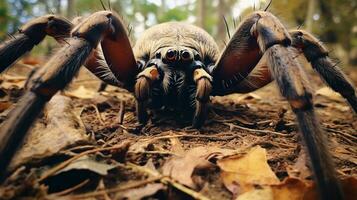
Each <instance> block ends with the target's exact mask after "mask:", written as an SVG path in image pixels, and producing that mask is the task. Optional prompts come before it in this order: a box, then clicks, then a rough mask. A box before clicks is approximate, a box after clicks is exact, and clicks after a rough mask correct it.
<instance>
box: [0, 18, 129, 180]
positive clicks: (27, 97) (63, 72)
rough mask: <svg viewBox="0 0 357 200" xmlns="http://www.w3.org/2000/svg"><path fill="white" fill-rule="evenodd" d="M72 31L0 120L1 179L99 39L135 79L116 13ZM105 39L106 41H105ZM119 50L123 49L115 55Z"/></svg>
mask: <svg viewBox="0 0 357 200" xmlns="http://www.w3.org/2000/svg"><path fill="white" fill-rule="evenodd" d="M72 35H73V37H72V38H70V39H69V40H68V41H67V43H66V44H65V45H64V47H62V48H61V49H60V50H59V51H58V52H57V53H55V55H53V56H52V57H51V58H50V60H49V61H48V62H47V63H46V64H45V66H44V67H42V68H40V69H39V70H37V71H36V72H35V73H34V74H33V75H32V76H31V77H30V80H29V81H28V90H27V91H26V93H25V94H24V97H22V98H21V99H20V101H19V103H18V104H17V105H16V107H15V108H14V109H13V110H12V111H11V112H10V113H9V117H8V118H7V119H6V120H5V121H4V122H3V123H2V124H1V127H0V141H1V142H0V158H1V159H0V171H1V172H2V173H1V174H0V181H2V180H3V178H4V177H5V172H6V168H7V166H8V164H9V162H10V160H11V158H12V156H13V155H14V153H15V151H16V149H17V147H18V146H19V145H20V144H21V141H22V140H23V138H24V137H25V135H26V133H27V130H28V129H29V127H30V125H31V124H32V123H33V122H34V120H35V119H36V116H37V115H38V114H39V113H40V112H41V110H42V109H43V107H44V105H45V104H46V102H47V101H48V100H50V99H51V98H52V96H53V95H55V94H56V93H57V92H58V91H59V90H62V89H64V88H65V87H66V85H68V84H69V83H70V81H71V80H72V79H73V77H74V75H75V74H76V73H77V72H78V70H79V68H80V66H81V65H82V64H84V62H85V61H86V59H87V58H88V57H89V56H90V54H91V52H92V50H93V49H94V48H96V47H97V46H98V44H99V43H101V42H102V47H103V52H104V54H105V59H106V61H107V63H108V64H110V65H109V66H111V67H110V69H111V70H112V69H113V70H112V71H113V73H114V74H115V75H116V76H118V79H119V78H120V79H119V80H122V81H123V82H124V83H127V82H132V81H135V76H136V74H134V73H135V71H136V63H135V60H134V56H133V53H132V51H131V46H130V43H129V40H128V38H127V36H126V35H125V32H124V31H123V26H122V24H121V22H120V19H119V18H118V17H117V16H116V15H115V14H114V13H112V12H107V11H102V12H97V13H94V14H93V15H91V16H90V17H88V18H87V19H86V20H85V21H83V22H82V23H81V24H79V25H78V26H77V27H76V28H75V29H74V30H73V34H72ZM103 42H107V43H105V44H106V45H103ZM108 43H110V44H108ZM108 51H109V52H110V53H109V54H108V55H107V54H106V52H108ZM116 51H122V53H118V54H117V55H116V54H115V52H116ZM123 53H124V54H123ZM117 64H118V65H117ZM121 70H123V74H121Z"/></svg>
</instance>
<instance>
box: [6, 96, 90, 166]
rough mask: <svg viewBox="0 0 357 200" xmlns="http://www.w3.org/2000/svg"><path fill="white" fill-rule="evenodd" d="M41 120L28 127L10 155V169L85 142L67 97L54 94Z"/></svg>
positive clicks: (88, 139) (87, 139)
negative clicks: (30, 127) (11, 156)
mask: <svg viewBox="0 0 357 200" xmlns="http://www.w3.org/2000/svg"><path fill="white" fill-rule="evenodd" d="M44 113H45V115H46V119H45V120H44V121H45V122H44V123H43V122H41V121H38V122H37V123H35V124H34V127H33V128H32V129H31V130H30V132H29V134H28V137H27V138H26V140H25V142H24V145H23V146H22V147H21V149H19V150H18V151H17V153H16V154H15V156H14V158H13V159H12V162H11V165H10V169H14V168H16V167H17V166H19V165H22V164H25V163H29V162H30V163H34V162H38V161H41V160H42V159H43V158H46V157H49V156H53V155H54V154H57V153H58V152H59V151H61V150H63V149H65V148H66V147H69V146H72V147H73V146H75V145H76V144H89V143H91V142H90V138H89V136H88V135H87V134H86V130H85V128H84V127H83V126H81V123H80V121H79V119H78V117H77V116H76V115H75V113H74V109H73V105H72V104H71V99H70V98H68V97H65V96H61V95H55V96H54V97H53V98H52V99H51V101H50V102H49V103H48V104H47V106H46V107H45V111H44Z"/></svg>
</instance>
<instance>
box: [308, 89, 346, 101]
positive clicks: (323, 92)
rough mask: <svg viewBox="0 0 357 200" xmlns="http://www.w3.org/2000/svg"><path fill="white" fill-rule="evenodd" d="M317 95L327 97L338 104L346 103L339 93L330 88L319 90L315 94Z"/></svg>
mask: <svg viewBox="0 0 357 200" xmlns="http://www.w3.org/2000/svg"><path fill="white" fill-rule="evenodd" d="M315 95H318V96H323V97H326V98H329V99H331V100H334V101H338V102H344V100H343V98H342V97H341V95H340V94H338V93H337V92H335V91H333V90H332V89H331V88H329V87H322V88H320V89H318V90H317V91H316V92H315Z"/></svg>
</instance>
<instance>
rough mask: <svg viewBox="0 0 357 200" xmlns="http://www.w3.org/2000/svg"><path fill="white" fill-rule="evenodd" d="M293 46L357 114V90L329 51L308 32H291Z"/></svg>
mask: <svg viewBox="0 0 357 200" xmlns="http://www.w3.org/2000/svg"><path fill="white" fill-rule="evenodd" d="M290 35H291V37H292V45H293V46H294V47H295V48H297V49H299V50H300V51H302V52H303V53H304V55H305V57H306V58H307V60H308V61H309V62H310V63H311V66H312V67H313V68H314V70H315V71H316V72H317V73H318V74H319V75H320V77H321V78H322V79H323V80H324V81H325V83H326V84H327V85H328V86H330V87H331V88H332V89H333V90H334V91H336V92H338V93H340V94H341V95H342V96H343V97H344V98H345V99H346V100H347V101H348V102H349V104H350V105H351V107H352V108H353V110H354V112H355V113H357V96H356V90H355V89H354V86H353V84H352V82H351V81H349V80H348V78H347V77H346V75H345V74H344V73H343V72H342V70H341V69H340V68H339V67H338V66H337V64H336V63H334V62H333V61H332V60H331V59H330V58H329V56H328V50H327V49H326V48H325V47H324V46H323V44H322V43H321V42H320V41H319V40H318V39H317V38H315V37H314V36H313V35H311V34H309V33H308V32H306V31H302V30H294V31H290Z"/></svg>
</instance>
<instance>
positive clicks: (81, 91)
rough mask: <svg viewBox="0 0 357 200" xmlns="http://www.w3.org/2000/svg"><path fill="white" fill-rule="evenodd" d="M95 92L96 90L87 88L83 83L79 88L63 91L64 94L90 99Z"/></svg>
mask: <svg viewBox="0 0 357 200" xmlns="http://www.w3.org/2000/svg"><path fill="white" fill-rule="evenodd" d="M96 94H97V92H96V91H94V90H90V89H87V88H85V87H84V86H83V85H81V86H79V88H77V89H75V90H72V91H66V92H65V95H66V96H69V97H75V98H79V99H92V98H93V97H94V96H95V95H96Z"/></svg>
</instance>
